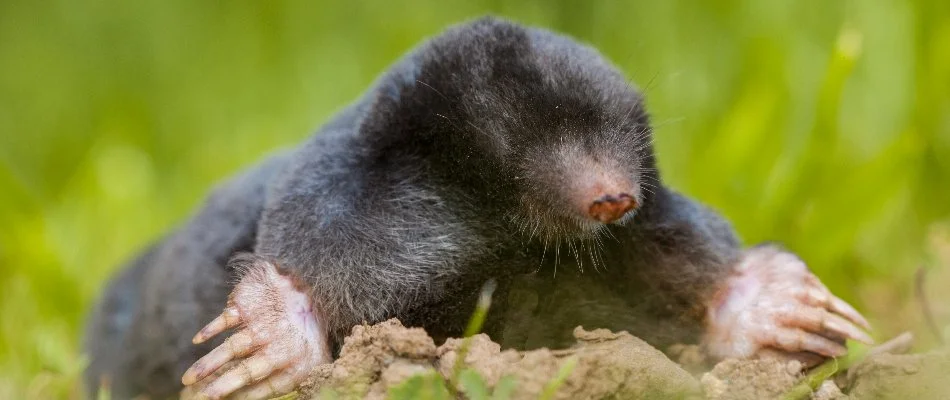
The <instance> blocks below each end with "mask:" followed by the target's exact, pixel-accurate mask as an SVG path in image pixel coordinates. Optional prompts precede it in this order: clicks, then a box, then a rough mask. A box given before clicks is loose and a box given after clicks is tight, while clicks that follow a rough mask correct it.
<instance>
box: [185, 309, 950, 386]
mask: <svg viewBox="0 0 950 400" xmlns="http://www.w3.org/2000/svg"><path fill="white" fill-rule="evenodd" d="M574 337H575V339H576V344H575V345H574V346H571V347H570V348H567V349H561V350H549V349H539V350H531V351H524V352H519V351H515V350H504V351H503V350H502V349H501V346H500V345H499V344H497V343H495V342H492V341H491V340H490V339H489V338H488V336H486V335H483V334H480V335H476V336H473V337H472V338H471V340H470V342H469V347H468V353H467V355H466V357H465V362H464V363H463V365H464V367H465V368H470V369H473V370H475V371H477V372H478V374H479V375H481V377H482V378H483V379H484V381H485V383H486V386H488V388H489V389H491V388H494V387H496V385H498V384H499V382H500V381H502V379H503V378H505V377H511V378H513V379H514V380H515V381H516V382H517V384H516V385H515V387H514V391H513V393H512V395H511V396H510V397H507V398H510V399H537V398H539V396H540V395H541V394H542V393H543V392H544V391H545V390H548V389H549V388H550V386H551V383H552V381H554V380H555V379H556V377H557V376H558V375H559V373H563V372H564V371H568V370H566V369H565V365H567V364H569V363H574V366H573V368H572V369H570V370H569V373H567V374H566V377H564V379H563V381H562V382H561V383H560V384H559V385H557V389H556V391H554V392H553V393H550V394H552V395H553V396H551V397H548V398H551V399H704V398H705V399H710V400H747V399H756V400H758V399H776V398H782V396H783V395H784V394H785V393H787V392H788V390H789V389H790V388H792V387H793V386H794V385H795V384H796V383H798V382H799V381H800V380H801V378H802V376H803V371H802V369H803V368H802V364H800V363H799V362H797V361H779V360H775V359H768V360H743V361H740V360H726V361H723V362H720V363H718V364H716V365H715V367H713V368H712V370H709V371H708V372H706V373H702V372H699V371H698V369H699V368H702V366H703V365H705V363H706V362H707V360H705V359H704V358H703V356H702V352H701V351H700V350H699V349H698V348H697V347H695V346H677V347H674V348H672V349H671V351H670V353H671V354H673V356H674V358H675V359H677V361H678V362H680V363H683V364H685V368H686V369H684V367H683V366H681V365H680V364H677V363H676V362H673V361H671V360H670V359H669V358H667V356H666V355H664V354H663V353H662V352H660V351H658V350H656V349H654V348H653V347H652V346H650V345H648V344H647V343H646V342H644V341H642V340H640V339H638V338H636V337H633V336H631V335H630V334H627V333H626V332H620V333H614V332H610V331H608V330H604V329H596V330H592V331H587V330H584V329H583V328H581V327H578V328H576V329H575V330H574ZM463 342H464V341H463V340H462V339H449V340H447V341H446V343H444V344H443V345H441V346H436V345H435V343H434V342H433V340H432V338H430V337H429V336H428V335H427V334H426V332H425V331H424V330H422V329H419V328H406V327H403V326H402V324H401V323H399V321H397V320H389V321H386V322H382V323H379V324H376V325H362V326H357V327H355V328H353V332H352V334H351V335H350V336H349V337H347V338H346V340H345V342H344V345H343V348H342V351H341V354H340V357H339V358H338V359H337V360H336V361H335V362H334V363H333V364H329V365H324V366H321V367H319V368H318V369H316V370H315V371H314V372H313V374H312V375H311V378H310V380H309V381H308V382H307V383H306V384H305V385H303V387H301V389H300V391H299V393H298V396H297V398H298V399H300V398H313V399H320V398H324V397H323V396H322V395H321V394H326V393H327V392H328V391H332V392H333V393H334V394H335V396H334V397H332V398H336V399H363V398H365V399H385V398H387V396H388V395H389V392H390V390H391V389H392V388H393V387H396V386H399V385H400V384H402V383H404V382H405V381H406V380H407V379H409V378H412V377H417V376H420V375H424V376H430V377H441V379H444V381H445V382H449V381H450V377H451V376H453V368H454V366H455V365H456V360H457V359H458V357H459V352H460V348H461V346H462V343H463ZM900 342H901V343H899V344H901V345H902V346H905V347H906V345H907V343H904V342H906V341H900ZM880 347H881V349H878V350H881V351H904V350H906V349H904V348H900V349H898V348H894V349H890V350H888V349H884V347H887V346H880ZM687 369H688V370H690V371H694V373H696V375H700V374H701V379H699V380H697V379H696V378H695V377H694V376H693V375H691V374H690V373H689V372H687ZM948 376H950V350H946V349H945V350H940V351H933V352H929V353H923V354H912V355H895V354H889V353H883V352H876V351H872V354H871V355H869V356H868V357H867V358H866V359H865V360H864V361H862V362H861V363H859V364H857V365H855V366H853V367H852V368H851V369H850V370H849V371H847V372H846V373H842V374H839V375H838V377H837V378H836V379H835V380H828V381H825V382H824V383H823V384H822V385H821V387H820V388H819V390H818V391H817V392H816V393H813V394H812V397H811V398H812V399H817V400H843V399H850V400H867V399H914V400H929V399H950V385H948V384H947V381H946V379H947V377H948ZM509 379H510V378H509ZM433 382H435V383H434V384H435V385H441V383H440V382H441V381H440V380H433ZM836 382H837V384H836ZM839 386H840V388H839ZM439 387H442V388H444V386H439ZM458 388H459V390H460V391H464V390H462V388H463V386H461V385H459V387H458ZM845 393H847V394H845ZM183 397H184V398H188V397H189V396H188V394H187V393H183ZM446 398H449V397H446Z"/></svg>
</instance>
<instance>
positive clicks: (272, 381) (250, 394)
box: [233, 370, 299, 399]
mask: <svg viewBox="0 0 950 400" xmlns="http://www.w3.org/2000/svg"><path fill="white" fill-rule="evenodd" d="M298 380H299V379H297V378H296V377H295V376H294V375H293V373H292V372H290V371H286V370H284V371H281V372H279V373H277V374H274V375H272V376H270V377H269V378H267V379H265V380H263V381H260V382H257V383H255V384H254V385H253V386H250V387H248V388H245V389H241V390H240V391H238V392H236V393H234V396H233V397H234V398H236V399H268V398H271V397H275V396H280V395H283V394H286V393H289V392H291V391H293V390H294V388H295V387H296V383H297V381H298Z"/></svg>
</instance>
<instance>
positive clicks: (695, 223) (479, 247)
mask: <svg viewBox="0 0 950 400" xmlns="http://www.w3.org/2000/svg"><path fill="white" fill-rule="evenodd" d="M651 135H652V132H651V129H650V126H649V122H648V117H647V113H646V110H645V108H644V105H643V99H642V97H641V95H640V93H639V92H638V91H637V90H636V89H634V88H632V87H631V86H629V85H628V83H627V81H626V79H625V78H624V77H623V75H622V74H621V73H619V72H618V71H617V70H616V69H615V68H614V67H612V66H611V65H610V64H609V63H608V62H607V61H605V60H604V59H603V58H602V57H601V56H600V55H599V54H598V53H597V52H596V51H595V50H593V49H591V48H589V47H586V46H583V45H580V44H578V43H576V42H575V41H573V40H571V39H568V38H566V37H564V36H560V35H557V34H553V33H550V32H547V31H544V30H540V29H532V28H524V27H521V26H518V25H515V24H511V23H509V22H505V21H501V20H498V19H493V18H483V19H479V20H477V21H473V22H470V23H466V24H463V25H459V26H456V27H453V28H451V29H449V30H448V31H446V32H445V33H443V34H442V35H440V36H438V37H436V38H434V39H432V40H431V41H429V42H427V43H425V44H423V45H422V46H421V47H419V48H417V49H416V50H414V51H412V52H410V53H409V54H408V55H407V56H406V57H405V58H404V59H403V60H402V61H400V62H398V63H397V64H395V66H393V67H392V69H391V70H390V71H388V72H387V73H385V74H384V75H383V76H382V77H381V78H380V79H379V80H378V81H377V82H376V83H375V84H374V85H373V87H372V88H371V89H370V90H369V91H368V92H367V93H366V94H365V95H364V96H363V97H362V98H361V99H359V100H358V101H357V102H356V103H354V104H353V105H351V106H350V107H348V108H347V109H345V110H344V111H343V112H341V113H340V115H338V116H337V117H336V118H335V119H334V120H332V121H331V122H330V123H328V124H327V125H326V126H324V127H323V128H322V129H321V130H320V132H318V133H317V134H316V135H314V136H313V137H312V138H311V139H310V140H309V141H307V142H306V143H304V144H302V145H301V146H300V147H299V148H297V149H296V150H295V151H293V152H292V153H290V154H286V155H280V156H276V157H273V158H271V159H270V160H269V161H268V162H267V163H265V164H263V165H262V166H259V167H257V168H255V169H253V170H251V171H249V172H247V173H245V174H244V175H242V176H240V177H238V178H235V179H233V180H231V181H230V182H228V183H226V184H225V185H224V186H222V187H221V188H219V189H218V190H217V191H216V192H215V193H214V194H213V195H212V197H211V198H210V199H209V200H208V202H207V203H206V205H205V206H204V208H203V209H202V210H201V211H200V212H199V213H198V214H197V215H196V216H195V217H194V218H193V219H192V220H191V221H189V222H188V223H187V224H186V225H185V226H184V227H182V228H181V229H180V230H178V231H177V232H175V233H173V234H172V235H171V236H169V237H168V238H167V239H165V240H164V241H162V242H160V243H158V244H156V245H155V246H154V247H153V248H152V250H150V251H149V252H148V253H146V255H144V256H142V257H141V258H140V259H139V260H138V261H136V262H135V263H133V265H132V266H130V268H129V269H128V270H127V271H126V272H125V273H123V274H122V275H121V276H120V277H119V278H118V279H117V280H116V281H115V282H113V283H112V285H111V286H110V289H109V291H108V292H107V294H106V296H105V297H104V300H103V301H102V303H101V304H100V305H99V307H98V308H97V310H96V311H95V313H94V316H93V318H92V320H91V322H90V325H89V330H88V334H87V340H86V349H87V351H89V353H90V355H91V357H92V364H91V366H90V368H89V369H88V371H87V384H88V385H90V386H91V387H92V388H93V389H94V386H95V385H96V382H98V378H97V377H99V376H101V375H108V376H110V377H111V382H112V385H113V395H115V396H117V397H119V398H126V397H130V396H132V395H134V394H136V393H148V394H150V395H152V396H153V397H167V396H174V395H175V394H176V393H177V391H178V390H179V389H180V384H179V377H180V376H181V374H182V373H183V372H184V370H185V369H186V368H187V367H188V366H189V365H190V364H191V363H192V362H194V361H195V360H196V359H197V358H198V357H199V356H200V355H202V354H204V353H206V352H207V351H208V350H209V349H210V348H212V347H213V346H215V345H217V344H218V343H219V341H220V339H219V341H215V342H213V343H210V344H206V345H203V346H193V345H191V343H190V338H191V336H192V335H193V334H194V333H195V332H197V330H198V329H200V327H201V326H202V325H203V324H204V323H206V322H208V321H209V320H210V319H211V318H213V317H214V316H215V315H216V314H217V313H218V312H220V310H221V309H222V308H223V307H224V303H225V300H226V297H227V294H228V292H229V290H230V288H231V285H232V284H233V282H234V281H235V279H236V278H237V277H236V276H235V275H236V273H235V272H234V271H233V270H231V269H229V267H228V266H227V263H226V260H228V259H229V258H230V257H231V256H232V255H234V254H235V253H238V252H253V253H254V254H256V256H258V257H262V258H265V259H268V260H273V261H275V262H276V263H277V264H278V265H280V266H281V267H282V268H283V269H284V270H285V272H287V273H290V274H294V275H296V276H297V277H298V278H300V279H302V280H303V281H304V282H306V283H307V284H308V285H309V287H310V288H311V289H312V295H313V296H314V298H315V301H316V302H317V303H318V304H317V307H318V308H319V310H320V311H322V312H323V314H324V315H325V317H326V318H327V323H328V324H329V326H330V328H331V337H332V339H333V340H334V341H335V342H336V343H335V344H338V343H339V341H340V340H341V339H342V337H343V336H344V335H345V334H346V333H347V332H348V331H349V329H350V328H351V327H352V326H353V325H355V324H359V323H361V322H364V321H366V322H378V321H381V320H384V319H387V318H390V317H399V318H400V319H401V320H403V322H404V323H406V324H408V325H418V326H424V327H425V328H427V329H428V330H429V331H430V332H431V333H432V334H433V335H434V336H436V337H444V336H446V335H458V334H459V333H461V331H462V329H463V328H464V324H465V321H466V320H467V318H468V316H469V314H470V312H471V310H472V307H473V305H474V301H475V299H476V297H477V293H478V290H479V288H480V286H481V285H482V284H483V283H484V282H485V280H487V279H488V278H496V279H498V280H499V281H500V283H501V290H500V291H499V293H498V294H496V301H495V304H496V305H497V307H496V308H493V311H492V322H493V323H492V324H490V325H489V326H488V327H487V329H488V330H489V332H490V333H492V334H493V336H494V337H495V338H496V339H498V340H503V341H504V342H505V343H506V344H507V345H513V346H518V347H535V346H540V345H547V344H553V343H561V342H562V341H563V340H565V338H567V337H568V335H569V334H570V329H569V328H570V327H572V326H574V325H576V324H580V323H584V324H587V325H592V324H593V325H600V326H602V327H610V328H615V329H628V330H632V331H633V332H634V333H637V334H640V335H641V336H643V337H645V338H646V339H648V340H651V339H652V340H653V341H654V343H663V342H665V341H668V340H681V339H683V338H689V337H693V338H695V334H696V332H698V330H699V329H700V328H701V323H700V321H699V319H698V318H697V315H699V314H698V313H699V311H701V301H702V299H704V298H705V296H708V294H709V292H710V290H713V289H714V288H715V284H716V283H717V282H719V281H721V280H722V279H723V277H724V276H725V274H726V273H727V272H728V267H729V266H730V265H731V263H732V261H733V260H734V259H735V258H736V257H737V254H738V248H739V245H738V242H737V240H736V238H735V236H734V234H733V233H732V230H731V228H730V227H729V226H728V224H727V223H725V222H724V221H723V220H722V219H721V218H719V217H718V216H716V215H715V214H713V213H712V212H710V211H709V210H707V209H705V208H703V207H702V206H699V205H698V204H696V203H694V202H692V201H690V200H688V199H686V198H684V197H681V196H679V195H677V194H675V193H673V192H671V191H669V190H668V189H666V188H665V187H664V186H663V185H662V184H661V183H660V180H659V176H658V174H657V173H656V171H655V162H654V156H653V148H652V144H651ZM591 162H596V163H600V164H603V165H607V166H610V167H611V168H614V169H616V170H617V171H621V172H622V173H623V174H624V175H625V176H627V177H629V178H630V179H632V180H633V181H634V182H636V184H637V186H638V188H639V191H638V192H637V193H636V196H637V199H638V202H639V204H640V205H641V206H640V208H639V209H638V211H637V214H636V215H635V216H634V217H632V218H625V219H624V220H623V224H613V225H601V224H595V223H592V222H589V221H588V220H586V219H584V218H579V217H578V216H577V215H576V214H575V213H574V212H572V209H571V208H570V204H569V203H568V202H567V201H566V200H565V199H566V197H565V193H564V191H565V190H568V189H565V188H569V187H570V185H571V179H572V178H571V177H572V176H575V175H576V174H577V172H578V171H583V170H584V168H586V167H587V166H588V164H589V163H591ZM581 270H583V271H584V273H583V274H582V273H580V271H581ZM581 288H584V289H581ZM506 300H510V301H506ZM506 306H507V307H506ZM559 323H560V324H562V325H563V326H562V325H559ZM537 324H543V325H537ZM538 326H545V327H546V329H544V330H541V331H539V330H538V329H536V327H538ZM538 332H543V333H542V334H539V333H538Z"/></svg>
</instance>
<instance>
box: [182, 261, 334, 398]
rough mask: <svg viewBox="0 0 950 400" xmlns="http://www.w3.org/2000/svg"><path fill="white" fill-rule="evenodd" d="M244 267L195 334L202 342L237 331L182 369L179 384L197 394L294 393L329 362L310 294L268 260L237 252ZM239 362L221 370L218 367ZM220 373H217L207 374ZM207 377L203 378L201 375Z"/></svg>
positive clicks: (251, 395) (247, 395)
mask: <svg viewBox="0 0 950 400" xmlns="http://www.w3.org/2000/svg"><path fill="white" fill-rule="evenodd" d="M237 263H238V264H244V265H243V268H246V271H245V273H244V277H243V278H242V279H241V281H240V282H239V283H238V284H237V286H235V288H234V291H233V292H231V296H230V298H229V299H228V305H227V307H226V308H225V309H224V312H222V313H221V315H220V316H218V317H217V318H215V319H214V320H213V321H211V323H209V324H208V325H207V326H205V327H204V328H203V329H201V331H200V332H198V334H197V335H195V338H194V340H193V341H194V343H196V344H197V343H202V342H204V341H206V340H208V339H210V338H212V337H214V336H216V335H217V334H219V333H221V332H223V331H225V330H228V329H231V328H235V327H239V329H238V330H237V332H236V333H234V334H233V335H231V336H230V337H228V338H227V340H225V342H224V343H223V344H222V345H221V346H218V347H217V348H215V349H214V350H212V351H211V352H210V353H208V354H207V355H205V356H204V357H202V358H201V359H200V360H198V361H197V362H195V364H194V365H192V366H191V368H189V369H188V371H185V374H184V376H182V378H181V382H182V383H183V384H185V385H186V386H191V385H195V386H194V389H195V390H194V391H195V392H197V395H196V396H195V397H197V398H211V399H218V398H223V397H227V396H230V395H232V394H233V395H234V397H238V398H246V399H263V398H270V397H273V396H278V395H282V394H286V393H289V392H291V391H293V390H294V389H295V388H296V386H297V385H299V384H300V383H302V382H303V381H304V380H305V379H306V378H307V377H308V376H309V374H310V372H311V371H312V370H313V369H314V367H316V366H317V365H320V364H323V363H329V362H331V361H332V359H331V356H330V352H329V346H328V342H327V335H326V332H325V331H324V329H325V328H324V327H322V326H321V324H322V321H320V319H319V316H318V315H317V314H315V313H314V312H313V306H312V303H311V300H310V296H308V295H307V293H306V292H304V291H302V290H301V289H300V288H298V287H296V286H295V285H294V282H293V280H292V279H291V278H290V277H288V276H285V275H282V274H281V273H280V272H278V271H277V268H276V267H275V266H274V265H273V264H272V263H270V262H268V261H266V260H263V259H260V258H258V257H255V256H242V258H239V259H237ZM232 360H239V361H237V362H236V363H234V366H233V367H231V368H230V369H228V370H226V371H219V370H221V369H222V367H224V366H225V364H227V363H229V362H230V361H232ZM216 372H223V374H220V375H219V376H212V375H213V374H215V373H216ZM206 378H207V379H206Z"/></svg>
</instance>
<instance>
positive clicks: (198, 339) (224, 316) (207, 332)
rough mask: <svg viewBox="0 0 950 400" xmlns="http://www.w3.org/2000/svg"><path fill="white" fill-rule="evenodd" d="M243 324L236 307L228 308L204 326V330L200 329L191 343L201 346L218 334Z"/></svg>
mask: <svg viewBox="0 0 950 400" xmlns="http://www.w3.org/2000/svg"><path fill="white" fill-rule="evenodd" d="M242 322H243V319H242V318H241V312H240V311H239V310H238V308H237V307H234V306H228V307H226V308H225V309H224V311H222V312H221V314H220V315H218V316H217V317H216V318H215V319H213V320H211V322H209V323H208V325H205V327H204V328H201V330H200V331H198V333H197V334H195V337H194V338H192V339H191V342H192V343H194V344H201V343H204V342H205V341H207V340H208V339H211V338H213V337H215V336H217V335H218V334H219V333H221V332H224V331H226V330H228V329H231V328H233V327H235V326H238V325H240V324H241V323H242Z"/></svg>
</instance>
